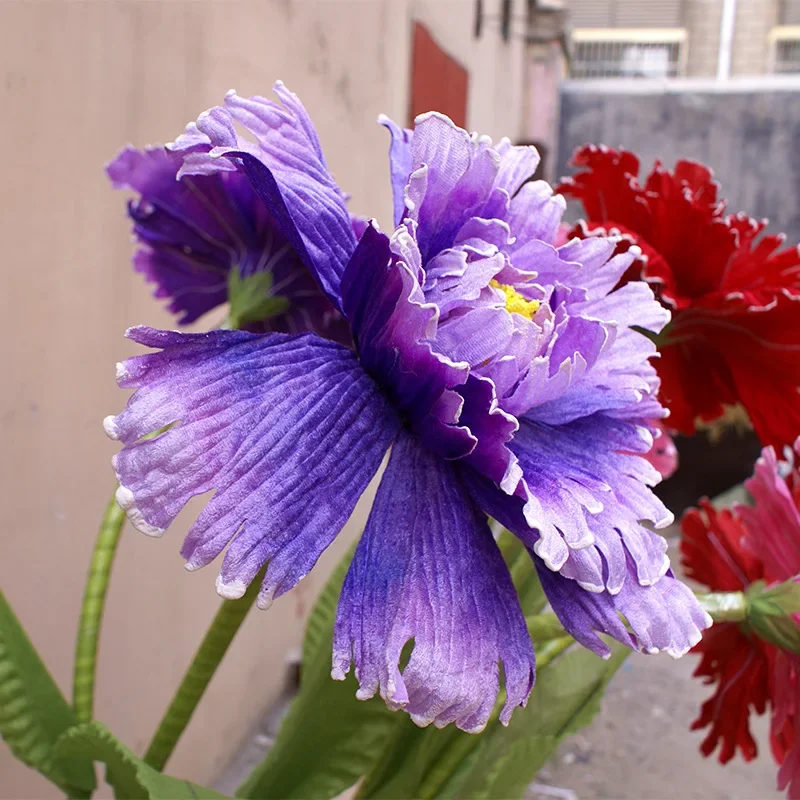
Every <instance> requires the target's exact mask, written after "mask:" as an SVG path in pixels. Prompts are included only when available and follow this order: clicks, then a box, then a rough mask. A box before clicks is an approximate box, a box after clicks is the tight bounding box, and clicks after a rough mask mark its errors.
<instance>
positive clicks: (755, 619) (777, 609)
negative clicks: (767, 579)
mask: <svg viewBox="0 0 800 800" xmlns="http://www.w3.org/2000/svg"><path fill="white" fill-rule="evenodd" d="M799 613H800V583H795V581H794V579H792V580H788V581H785V582H784V583H780V584H778V585H777V586H771V587H769V588H766V586H765V583H764V581H756V582H755V583H753V584H752V585H751V586H750V587H749V588H748V590H747V624H748V626H749V627H750V628H751V629H752V631H753V632H754V633H755V634H756V636H758V637H759V639H763V640H764V641H766V642H770V643H771V644H774V645H776V646H777V647H779V648H780V649H781V650H787V651H788V652H790V653H794V654H796V655H800V625H798V624H797V621H796V620H795V619H794V617H793V615H795V614H799Z"/></svg>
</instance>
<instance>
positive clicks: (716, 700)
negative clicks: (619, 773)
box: [681, 440, 800, 798]
mask: <svg viewBox="0 0 800 800" xmlns="http://www.w3.org/2000/svg"><path fill="white" fill-rule="evenodd" d="M798 443H800V440H798ZM795 447H796V448H797V447H798V445H797V444H796V445H795ZM745 486H746V487H747V489H748V491H749V492H750V494H751V495H752V497H753V500H754V502H755V504H754V505H753V506H736V507H734V508H733V509H724V510H722V511H718V510H716V509H715V508H714V507H713V506H712V505H711V503H709V502H708V500H702V501H701V503H700V505H701V507H700V509H690V510H689V511H687V512H686V514H685V515H684V517H683V519H682V521H681V528H682V533H683V538H682V541H681V556H682V562H683V566H684V569H685V571H686V574H687V576H688V577H690V578H692V579H693V580H696V581H697V582H699V583H702V584H704V585H705V586H707V587H708V588H709V589H711V590H713V591H725V592H736V591H744V590H745V589H747V588H748V587H749V586H750V585H751V584H752V583H754V582H755V581H759V580H764V581H766V582H767V583H775V582H783V581H785V580H788V579H790V578H792V577H795V576H797V575H798V574H800V510H798V500H800V473H798V472H797V471H794V472H793V473H792V474H791V475H790V476H789V477H788V479H787V480H784V479H783V478H781V477H780V474H779V472H778V462H777V459H776V457H775V451H774V450H773V449H772V448H771V447H767V448H765V449H764V451H763V453H762V455H761V458H759V460H758V462H757V463H756V470H755V474H754V476H753V477H752V478H750V479H749V480H748V481H746V482H745ZM694 652H696V653H698V654H699V655H700V656H701V659H700V663H699V664H698V666H697V669H696V670H695V675H697V676H701V677H703V678H705V682H706V683H709V684H716V690H715V692H714V694H713V695H712V696H711V697H710V698H709V699H708V700H706V702H705V703H703V706H702V708H701V710H700V715H699V716H698V718H697V719H696V720H695V721H694V723H692V728H693V729H697V728H710V730H709V733H708V735H707V736H706V738H705V739H704V741H703V743H702V744H701V746H700V750H701V751H702V753H703V755H706V756H708V755H711V753H713V752H714V750H715V749H716V748H717V746H719V760H720V762H721V763H723V764H724V763H726V762H727V761H729V760H730V759H731V758H733V756H734V755H735V753H736V750H737V749H738V750H739V751H740V752H741V754H742V756H743V757H744V759H745V760H746V761H749V760H751V759H752V758H754V757H755V756H756V753H757V748H756V743H755V740H754V739H753V737H752V734H751V733H750V727H749V718H750V712H751V709H752V710H753V711H755V712H756V713H757V714H762V713H764V711H765V710H766V709H767V707H769V708H770V709H771V712H772V724H771V731H770V740H771V746H772V753H773V756H774V757H775V760H776V761H777V762H778V764H780V765H781V768H780V771H779V773H778V786H779V788H781V789H784V788H786V787H787V786H788V788H789V797H790V798H798V797H800V741H798V738H797V731H798V725H800V659H798V658H797V656H794V655H792V654H790V653H785V652H783V651H781V650H779V649H778V648H777V647H776V646H775V645H772V644H769V643H766V642H764V641H762V640H760V639H758V638H757V637H756V636H754V635H753V634H752V633H751V632H750V631H748V630H747V629H746V628H743V627H741V626H740V625H739V623H736V622H722V623H715V625H714V626H713V628H711V630H710V631H707V632H706V633H705V635H704V636H703V639H702V640H701V641H700V642H699V643H698V644H697V645H696V646H695V648H694Z"/></svg>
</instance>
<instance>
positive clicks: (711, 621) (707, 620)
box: [703, 611, 714, 629]
mask: <svg viewBox="0 0 800 800" xmlns="http://www.w3.org/2000/svg"><path fill="white" fill-rule="evenodd" d="M703 614H704V615H705V616H704V617H703V622H704V623H705V625H704V626H703V627H704V629H705V628H710V627H711V626H712V625H713V624H714V618H713V617H712V616H711V614H709V613H708V611H704V612H703Z"/></svg>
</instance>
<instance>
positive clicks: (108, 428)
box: [103, 415, 119, 441]
mask: <svg viewBox="0 0 800 800" xmlns="http://www.w3.org/2000/svg"><path fill="white" fill-rule="evenodd" d="M103 430H104V431H105V432H106V436H108V438H109V439H113V440H114V441H117V440H118V439H119V430H118V429H117V418H116V417H115V416H113V415H109V416H107V417H106V418H105V419H104V420H103Z"/></svg>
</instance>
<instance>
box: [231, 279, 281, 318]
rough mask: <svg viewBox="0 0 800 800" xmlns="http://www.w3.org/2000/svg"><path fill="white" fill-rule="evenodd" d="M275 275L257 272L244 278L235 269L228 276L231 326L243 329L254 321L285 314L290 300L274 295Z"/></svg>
mask: <svg viewBox="0 0 800 800" xmlns="http://www.w3.org/2000/svg"><path fill="white" fill-rule="evenodd" d="M273 280H274V278H273V275H272V272H268V271H261V272H254V273H253V274H252V275H248V276H247V277H242V275H241V273H240V272H239V270H238V269H237V268H236V267H234V268H233V269H232V270H231V271H230V274H229V275H228V303H229V306H230V310H229V312H228V327H229V328H233V329H239V328H242V327H243V326H244V325H249V324H250V323H253V322H263V321H264V320H265V319H269V318H270V317H276V316H278V314H283V313H284V312H286V311H287V310H288V308H289V301H288V300H287V299H286V298H285V297H282V296H280V295H272V294H270V292H271V291H272V284H273Z"/></svg>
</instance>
